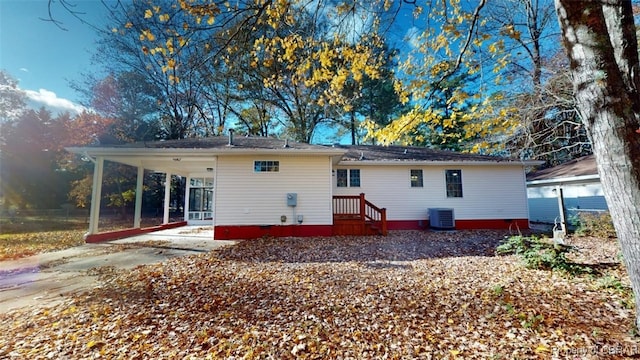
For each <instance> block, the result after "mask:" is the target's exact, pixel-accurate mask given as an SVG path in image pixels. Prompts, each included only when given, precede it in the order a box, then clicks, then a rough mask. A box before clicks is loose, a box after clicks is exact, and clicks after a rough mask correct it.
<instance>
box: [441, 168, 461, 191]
mask: <svg viewBox="0 0 640 360" xmlns="http://www.w3.org/2000/svg"><path fill="white" fill-rule="evenodd" d="M444 177H445V183H446V187H447V197H450V198H452V197H453V198H461V197H462V170H445V175H444Z"/></svg>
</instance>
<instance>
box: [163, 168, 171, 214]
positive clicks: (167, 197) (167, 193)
mask: <svg viewBox="0 0 640 360" xmlns="http://www.w3.org/2000/svg"><path fill="white" fill-rule="evenodd" d="M170 202H171V173H167V174H166V178H165V180H164V216H163V218H162V223H163V224H168V223H169V203H170Z"/></svg>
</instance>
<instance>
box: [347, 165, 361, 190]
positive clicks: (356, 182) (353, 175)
mask: <svg viewBox="0 0 640 360" xmlns="http://www.w3.org/2000/svg"><path fill="white" fill-rule="evenodd" d="M349 186H350V187H360V169H351V170H349Z"/></svg>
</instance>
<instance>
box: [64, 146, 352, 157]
mask: <svg viewBox="0 0 640 360" xmlns="http://www.w3.org/2000/svg"><path fill="white" fill-rule="evenodd" d="M65 149H66V150H67V151H69V152H71V153H74V154H79V155H90V156H122V155H127V156H145V155H164V156H176V157H179V156H217V155H234V156H235V155H260V154H264V155H314V156H315V155H317V156H320V155H326V156H342V155H343V154H344V151H342V150H335V149H326V150H325V149H296V148H282V149H259V148H238V147H234V146H229V147H228V148H211V149H205V148H196V149H183V148H135V147H131V148H127V147H122V148H120V147H118V148H113V147H67V148H65Z"/></svg>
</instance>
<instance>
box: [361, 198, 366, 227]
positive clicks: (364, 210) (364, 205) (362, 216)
mask: <svg viewBox="0 0 640 360" xmlns="http://www.w3.org/2000/svg"><path fill="white" fill-rule="evenodd" d="M365 201H366V200H365V199H364V193H360V219H361V220H362V221H364V219H365V214H366V211H367V210H366V205H367V204H366V203H365Z"/></svg>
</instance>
